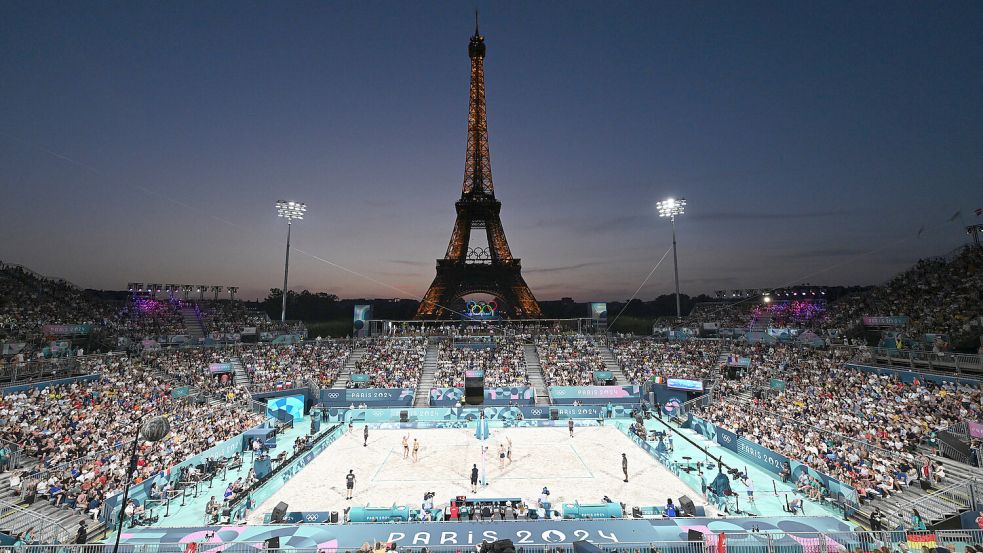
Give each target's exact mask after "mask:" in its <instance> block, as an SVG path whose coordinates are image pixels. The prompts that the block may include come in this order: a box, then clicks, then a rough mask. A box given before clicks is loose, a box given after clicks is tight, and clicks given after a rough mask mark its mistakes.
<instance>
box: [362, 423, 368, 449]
mask: <svg viewBox="0 0 983 553" xmlns="http://www.w3.org/2000/svg"><path fill="white" fill-rule="evenodd" d="M368 446H369V425H367V424H366V425H365V432H362V447H368Z"/></svg>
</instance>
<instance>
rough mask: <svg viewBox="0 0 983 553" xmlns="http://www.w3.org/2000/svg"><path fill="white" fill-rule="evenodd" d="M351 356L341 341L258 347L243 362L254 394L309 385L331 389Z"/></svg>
mask: <svg viewBox="0 0 983 553" xmlns="http://www.w3.org/2000/svg"><path fill="white" fill-rule="evenodd" d="M350 353H351V346H350V345H349V344H348V343H346V342H340V341H317V342H307V343H303V344H289V345H281V344H259V345H255V346H252V347H247V348H246V349H244V350H243V353H242V361H243V363H244V365H245V369H246V372H247V373H248V374H249V376H250V384H249V388H250V390H251V391H253V392H260V391H265V390H273V389H290V388H297V387H301V386H306V385H308V384H316V385H318V386H321V387H323V388H328V387H331V386H332V385H333V384H334V383H335V381H336V380H337V379H338V375H339V374H340V373H341V369H342V367H344V365H345V361H346V360H347V359H348V356H349V354H350Z"/></svg>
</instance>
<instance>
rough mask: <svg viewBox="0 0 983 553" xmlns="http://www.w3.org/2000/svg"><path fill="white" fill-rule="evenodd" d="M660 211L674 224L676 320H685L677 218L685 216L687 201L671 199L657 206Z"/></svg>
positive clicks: (673, 263)
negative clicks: (680, 276)
mask: <svg viewBox="0 0 983 553" xmlns="http://www.w3.org/2000/svg"><path fill="white" fill-rule="evenodd" d="M655 207H656V209H658V210H659V217H668V218H669V220H670V221H671V222H672V269H673V271H674V272H675V273H676V318H677V319H681V318H683V314H682V310H681V309H680V307H679V264H678V263H677V261H676V217H677V216H679V215H682V214H683V211H684V209H685V208H686V199H685V198H679V199H678V200H676V199H673V198H669V199H668V200H663V201H661V202H658V203H656V204H655Z"/></svg>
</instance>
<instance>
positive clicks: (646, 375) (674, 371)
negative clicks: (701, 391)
mask: <svg viewBox="0 0 983 553" xmlns="http://www.w3.org/2000/svg"><path fill="white" fill-rule="evenodd" d="M611 351H612V352H613V353H614V356H615V358H616V359H617V360H618V363H619V364H620V365H621V369H622V371H623V372H624V373H625V375H626V376H627V377H628V384H642V383H643V382H646V381H649V380H652V378H653V377H655V378H658V379H660V380H661V381H663V382H664V381H665V379H667V378H686V379H690V380H704V379H708V378H712V377H715V376H717V375H718V374H719V364H718V358H719V357H720V353H721V349H720V346H719V344H718V343H716V342H704V341H695V340H690V341H672V342H666V341H658V340H652V339H647V338H646V339H630V338H629V339H626V338H621V339H618V340H615V341H614V342H613V343H612V344H611Z"/></svg>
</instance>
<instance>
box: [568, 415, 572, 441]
mask: <svg viewBox="0 0 983 553" xmlns="http://www.w3.org/2000/svg"><path fill="white" fill-rule="evenodd" d="M567 428H569V429H570V437H571V438H573V419H569V420H567Z"/></svg>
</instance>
